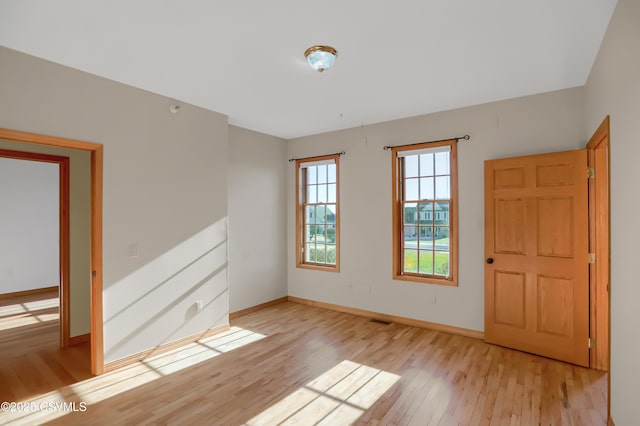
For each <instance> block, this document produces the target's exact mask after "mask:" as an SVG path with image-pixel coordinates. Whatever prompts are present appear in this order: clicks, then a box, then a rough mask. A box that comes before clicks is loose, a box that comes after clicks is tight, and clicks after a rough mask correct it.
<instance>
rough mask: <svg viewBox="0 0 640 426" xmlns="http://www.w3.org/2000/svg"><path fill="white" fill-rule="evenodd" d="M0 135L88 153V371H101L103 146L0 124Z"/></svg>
mask: <svg viewBox="0 0 640 426" xmlns="http://www.w3.org/2000/svg"><path fill="white" fill-rule="evenodd" d="M0 139H6V140H10V141H15V142H22V143H29V144H35V145H43V146H54V147H58V148H70V149H78V150H82V151H89V152H90V153H91V274H92V279H91V372H92V373H93V374H95V375H99V374H102V373H103V372H104V336H103V318H102V174H103V146H102V144H98V143H93V142H84V141H78V140H73V139H65V138H60V137H55V136H47V135H40V134H36V133H28V132H22V131H17V130H10V129H4V128H0Z"/></svg>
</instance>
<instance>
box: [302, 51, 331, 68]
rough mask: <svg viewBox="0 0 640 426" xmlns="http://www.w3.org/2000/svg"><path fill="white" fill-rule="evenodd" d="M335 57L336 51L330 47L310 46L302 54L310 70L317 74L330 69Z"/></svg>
mask: <svg viewBox="0 0 640 426" xmlns="http://www.w3.org/2000/svg"><path fill="white" fill-rule="evenodd" d="M337 56H338V51H337V50H336V49H334V48H333V47H331V46H311V47H310V48H308V49H307V50H306V51H305V52H304V57H305V58H307V62H308V63H309V65H310V66H311V68H313V69H314V70H316V71H318V72H322V71H324V70H328V69H329V68H331V66H332V65H333V63H334V62H335V60H336V57H337Z"/></svg>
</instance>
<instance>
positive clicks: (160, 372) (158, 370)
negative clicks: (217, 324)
mask: <svg viewBox="0 0 640 426" xmlns="http://www.w3.org/2000/svg"><path fill="white" fill-rule="evenodd" d="M265 337H266V336H265V335H263V334H260V333H255V332H252V331H250V330H245V329H243V328H240V327H231V329H229V330H228V331H226V332H223V333H220V334H216V335H214V336H210V337H207V338H204V339H201V340H198V341H197V342H194V343H190V344H188V345H185V346H183V347H181V348H178V349H174V350H172V351H169V352H166V353H163V354H160V355H157V356H154V357H151V358H148V359H145V360H143V361H139V362H136V363H135V364H133V365H130V366H127V367H123V368H120V369H118V370H115V371H112V372H110V373H107V374H104V375H102V376H98V377H92V378H90V379H87V380H84V381H82V382H78V383H75V384H73V385H69V386H65V387H64V388H61V389H59V390H58V391H53V392H49V393H47V394H44V395H41V396H39V397H37V398H33V399H30V400H28V401H27V402H29V403H33V406H34V407H40V405H41V404H42V403H50V402H78V403H79V402H85V403H86V404H87V411H89V412H90V411H91V405H92V404H97V403H98V402H100V401H103V400H105V399H108V398H111V397H113V396H116V395H119V394H121V393H124V392H127V391H129V390H131V389H134V388H136V387H138V386H142V385H145V384H147V383H150V382H153V381H155V380H157V379H159V378H162V377H164V376H168V375H170V374H173V373H176V372H179V371H181V370H184V369H187V368H189V367H193V366H194V365H196V364H199V363H201V362H203V361H206V360H209V359H212V358H215V357H217V356H219V355H221V354H224V353H225V352H230V351H232V350H234V349H238V348H241V347H243V346H246V345H249V344H251V343H253V342H256V341H258V340H261V339H264V338H265ZM66 414H69V413H66V412H59V411H40V410H35V411H33V412H13V413H12V412H9V413H0V424H3V425H4V424H13V423H15V424H40V423H42V422H45V421H50V420H53V419H56V418H59V417H62V416H64V415H66Z"/></svg>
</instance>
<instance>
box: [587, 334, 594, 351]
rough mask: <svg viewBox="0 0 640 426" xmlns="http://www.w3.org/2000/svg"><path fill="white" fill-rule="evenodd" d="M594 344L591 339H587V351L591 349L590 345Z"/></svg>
mask: <svg viewBox="0 0 640 426" xmlns="http://www.w3.org/2000/svg"><path fill="white" fill-rule="evenodd" d="M594 343H595V341H593V340H591V337H589V339H587V344H588V345H589V349H591V347H592V345H593V344H594Z"/></svg>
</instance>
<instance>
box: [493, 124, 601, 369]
mask: <svg viewBox="0 0 640 426" xmlns="http://www.w3.org/2000/svg"><path fill="white" fill-rule="evenodd" d="M609 142H610V141H609V117H608V116H607V117H606V118H605V120H604V121H603V123H602V124H601V125H600V127H599V128H598V130H596V132H595V133H594V135H593V137H592V138H591V140H590V141H589V143H588V144H587V146H586V149H583V150H577V151H568V152H560V153H549V154H540V155H533V156H526V157H516V158H504V159H497V160H487V161H485V255H486V266H485V340H487V341H488V342H490V343H496V344H499V345H502V346H507V347H511V348H514V349H520V350H523V351H526V352H531V353H535V354H538V355H542V356H547V357H550V358H554V359H559V360H562V361H567V362H570V363H573V364H577V365H581V366H585V367H590V368H595V369H598V370H602V371H608V370H609V367H610V362H609V345H610V337H609V330H610V321H609V311H610V302H609V292H610V289H609V283H610V278H609V277H610V264H609V260H610V242H609V222H610V219H609V208H610V203H609V186H610V182H609Z"/></svg>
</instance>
